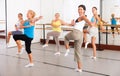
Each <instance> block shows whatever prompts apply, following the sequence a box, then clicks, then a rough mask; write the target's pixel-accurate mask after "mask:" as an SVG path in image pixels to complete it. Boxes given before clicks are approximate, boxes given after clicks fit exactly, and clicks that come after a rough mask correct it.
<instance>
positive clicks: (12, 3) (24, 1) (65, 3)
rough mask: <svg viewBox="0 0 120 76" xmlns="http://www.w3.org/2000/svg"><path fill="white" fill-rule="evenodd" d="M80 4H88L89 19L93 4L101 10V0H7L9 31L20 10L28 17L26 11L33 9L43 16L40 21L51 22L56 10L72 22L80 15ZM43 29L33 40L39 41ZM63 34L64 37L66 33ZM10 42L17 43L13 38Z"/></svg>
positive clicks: (13, 44) (87, 13) (62, 17)
mask: <svg viewBox="0 0 120 76" xmlns="http://www.w3.org/2000/svg"><path fill="white" fill-rule="evenodd" d="M80 4H84V5H85V6H86V8H87V11H86V15H87V17H88V18H89V19H90V18H91V16H92V11H91V9H92V7H93V6H96V7H97V8H98V12H99V8H100V7H99V6H100V2H99V0H90V1H89V0H7V11H8V12H7V17H8V23H7V24H8V27H7V29H8V31H11V30H14V24H15V22H16V21H17V14H18V13H19V12H21V13H23V16H24V19H26V12H27V10H29V9H33V10H34V11H35V12H36V13H37V16H38V15H42V16H43V20H41V21H39V22H38V23H50V22H51V20H52V19H53V18H54V14H55V13H56V12H59V13H60V14H61V19H63V20H65V21H66V22H70V21H71V20H72V19H74V18H76V17H78V12H77V8H78V5H80ZM37 27H38V26H37ZM41 31H42V30H41ZM41 31H40V30H36V31H35V39H34V40H33V42H39V39H40V38H41V36H42V32H41ZM40 32H41V33H40ZM63 34H64V33H63ZM62 36H63V38H64V35H62ZM10 44H11V46H15V45H16V44H15V42H14V40H13V39H11V42H10Z"/></svg>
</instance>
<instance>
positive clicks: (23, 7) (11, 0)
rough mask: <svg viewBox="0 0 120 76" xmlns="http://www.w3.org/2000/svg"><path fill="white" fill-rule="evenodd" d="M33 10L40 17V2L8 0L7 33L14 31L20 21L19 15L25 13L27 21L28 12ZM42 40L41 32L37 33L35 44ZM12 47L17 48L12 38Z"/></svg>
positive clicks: (36, 0) (33, 0) (37, 0)
mask: <svg viewBox="0 0 120 76" xmlns="http://www.w3.org/2000/svg"><path fill="white" fill-rule="evenodd" d="M29 9H31V10H34V11H35V12H36V16H39V15H40V0H7V21H8V22H7V32H9V31H13V30H15V29H14V24H15V23H16V21H17V20H18V17H17V14H18V13H23V17H24V19H26V13H27V11H28V10H29ZM39 39H40V31H38V30H37V32H36V31H35V38H34V40H33V42H38V41H39ZM9 45H10V46H16V44H15V41H14V40H13V38H12V37H11V41H10V44H9Z"/></svg>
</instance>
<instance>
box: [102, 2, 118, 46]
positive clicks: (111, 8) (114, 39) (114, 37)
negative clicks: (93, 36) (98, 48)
mask: <svg viewBox="0 0 120 76" xmlns="http://www.w3.org/2000/svg"><path fill="white" fill-rule="evenodd" d="M119 3H120V0H103V1H102V19H103V20H104V21H105V22H107V23H106V24H104V27H105V29H106V31H105V32H104V33H102V34H101V43H102V44H108V45H118V46H120V38H119V37H120V13H119V12H118V11H120V5H119ZM113 16H114V17H113Z"/></svg>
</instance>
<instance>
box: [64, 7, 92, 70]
mask: <svg viewBox="0 0 120 76" xmlns="http://www.w3.org/2000/svg"><path fill="white" fill-rule="evenodd" d="M85 10H86V7H85V6H84V5H79V6H78V13H79V18H78V19H77V20H76V21H72V22H71V25H72V26H74V29H73V31H71V32H70V33H68V34H67V35H66V36H65V47H66V53H65V56H67V55H68V53H69V51H70V50H69V40H74V59H75V61H76V63H77V65H78V68H77V69H76V71H78V72H82V64H81V60H80V57H81V55H80V50H81V46H82V43H83V27H84V25H85V22H86V23H88V24H89V25H90V26H91V27H92V26H93V25H92V23H91V22H90V21H89V20H88V19H87V17H86V16H85Z"/></svg>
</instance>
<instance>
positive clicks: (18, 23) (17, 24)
mask: <svg viewBox="0 0 120 76" xmlns="http://www.w3.org/2000/svg"><path fill="white" fill-rule="evenodd" d="M20 24H21V21H18V22H16V24H15V25H16V27H17V28H19V27H20ZM18 31H22V29H18Z"/></svg>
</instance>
